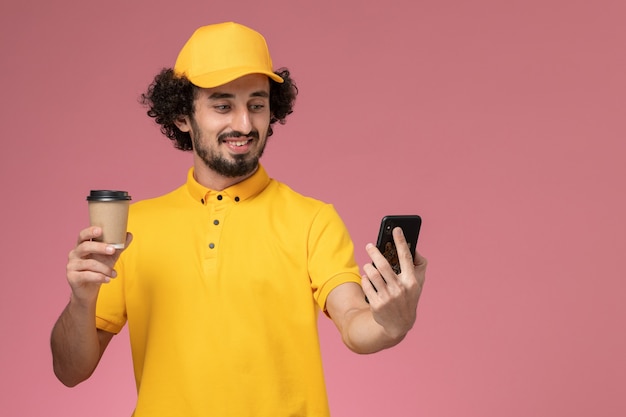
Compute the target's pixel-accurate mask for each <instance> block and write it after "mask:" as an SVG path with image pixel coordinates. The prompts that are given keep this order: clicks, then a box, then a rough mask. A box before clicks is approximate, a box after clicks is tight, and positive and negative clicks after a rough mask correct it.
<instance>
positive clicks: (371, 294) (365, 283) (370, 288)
mask: <svg viewBox="0 0 626 417" xmlns="http://www.w3.org/2000/svg"><path fill="white" fill-rule="evenodd" d="M361 288H362V289H363V293H364V294H365V298H366V300H367V301H368V302H369V303H371V300H374V298H375V297H376V294H377V293H376V288H375V287H374V285H373V284H372V281H370V279H369V277H368V276H367V274H363V275H361Z"/></svg>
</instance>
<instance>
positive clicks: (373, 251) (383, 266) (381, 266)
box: [365, 243, 398, 284]
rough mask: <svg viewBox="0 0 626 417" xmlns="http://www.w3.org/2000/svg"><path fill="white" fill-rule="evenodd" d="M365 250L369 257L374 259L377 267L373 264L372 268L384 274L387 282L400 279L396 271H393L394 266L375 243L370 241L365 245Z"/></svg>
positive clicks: (383, 276) (390, 282) (379, 273)
mask: <svg viewBox="0 0 626 417" xmlns="http://www.w3.org/2000/svg"><path fill="white" fill-rule="evenodd" d="M365 250H366V251H367V254H368V255H369V257H370V258H371V259H372V262H373V264H374V265H376V266H375V267H374V266H373V265H372V268H374V270H375V271H376V274H378V275H379V276H382V278H383V279H384V280H385V282H386V283H387V284H392V283H393V282H394V281H396V280H397V279H398V277H397V275H396V273H395V272H393V268H392V267H391V265H390V264H389V262H388V261H387V258H385V256H384V255H383V254H382V253H380V250H378V248H377V247H376V246H375V245H373V244H371V243H368V244H367V245H366V246H365ZM368 275H369V274H368Z"/></svg>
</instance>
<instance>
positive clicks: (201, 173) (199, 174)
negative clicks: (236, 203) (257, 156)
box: [193, 161, 259, 191]
mask: <svg viewBox="0 0 626 417" xmlns="http://www.w3.org/2000/svg"><path fill="white" fill-rule="evenodd" d="M258 169H259V167H258V165H257V167H256V168H255V169H254V170H253V171H252V172H251V173H249V174H247V175H242V176H239V177H226V176H224V175H222V174H219V173H217V172H215V171H213V170H212V169H211V168H209V167H207V166H206V164H204V162H202V161H199V162H198V161H195V163H194V170H193V171H194V174H193V177H194V179H195V180H196V181H198V184H201V185H203V186H205V187H207V188H209V189H211V190H214V191H222V190H224V189H226V188H228V187H231V186H233V185H235V184H238V183H240V182H241V181H243V180H245V179H247V178H250V177H251V176H252V175H254V173H255V172H256V171H257V170H258Z"/></svg>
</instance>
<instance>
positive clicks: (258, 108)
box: [250, 104, 265, 112]
mask: <svg viewBox="0 0 626 417" xmlns="http://www.w3.org/2000/svg"><path fill="white" fill-rule="evenodd" d="M264 108H265V104H251V105H250V110H251V111H255V112H258V111H261V110H263V109H264Z"/></svg>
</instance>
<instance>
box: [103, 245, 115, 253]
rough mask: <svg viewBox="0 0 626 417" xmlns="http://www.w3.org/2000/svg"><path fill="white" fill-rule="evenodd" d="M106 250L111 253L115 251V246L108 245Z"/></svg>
mask: <svg viewBox="0 0 626 417" xmlns="http://www.w3.org/2000/svg"><path fill="white" fill-rule="evenodd" d="M105 250H106V253H109V254H113V253H115V248H114V247H113V246H107V247H106V249H105Z"/></svg>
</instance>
